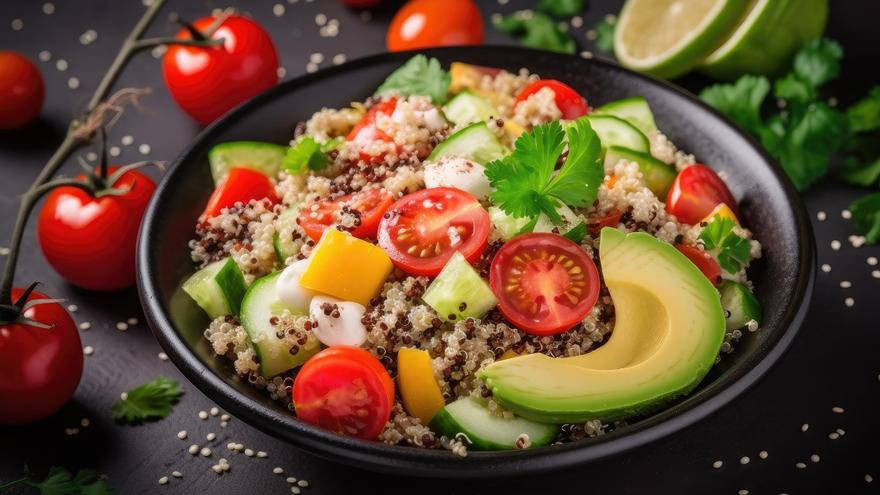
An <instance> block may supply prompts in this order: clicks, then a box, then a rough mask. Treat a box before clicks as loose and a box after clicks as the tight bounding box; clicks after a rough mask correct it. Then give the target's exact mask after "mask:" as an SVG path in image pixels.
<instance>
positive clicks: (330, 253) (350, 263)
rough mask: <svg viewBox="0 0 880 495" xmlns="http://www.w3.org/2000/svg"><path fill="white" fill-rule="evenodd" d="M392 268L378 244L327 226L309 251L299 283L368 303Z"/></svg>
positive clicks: (346, 299)
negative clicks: (313, 247) (310, 252)
mask: <svg viewBox="0 0 880 495" xmlns="http://www.w3.org/2000/svg"><path fill="white" fill-rule="evenodd" d="M392 268H393V266H392V264H391V259H390V258H389V257H388V255H387V254H386V253H385V251H383V250H382V248H380V247H378V246H374V245H373V244H370V243H369V242H367V241H364V240H361V239H358V238H356V237H353V236H351V235H349V234H345V233H342V232H340V231H338V230H336V229H327V230H326V231H324V235H323V236H322V237H321V240H320V241H319V242H318V244H317V245H316V246H315V249H314V250H313V251H312V255H311V257H310V258H309V264H308V265H307V266H306V269H305V271H304V272H303V275H302V278H301V279H300V281H299V283H300V285H302V286H303V287H305V288H306V289H310V290H313V291H315V292H320V293H322V294H327V295H329V296H333V297H336V298H339V299H343V300H345V301H354V302H356V303H360V304H363V305H364V306H367V305H369V304H370V299H372V298H374V297H376V294H378V293H379V290H380V289H381V288H382V284H383V283H384V282H385V279H386V278H388V275H389V274H390V273H391V269H392Z"/></svg>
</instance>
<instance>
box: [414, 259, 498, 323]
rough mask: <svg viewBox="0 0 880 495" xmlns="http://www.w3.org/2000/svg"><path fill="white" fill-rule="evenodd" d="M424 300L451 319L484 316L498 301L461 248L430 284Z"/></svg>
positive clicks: (443, 316) (445, 317) (423, 297)
mask: <svg viewBox="0 0 880 495" xmlns="http://www.w3.org/2000/svg"><path fill="white" fill-rule="evenodd" d="M422 300H424V301H425V303H427V304H428V306H431V307H432V308H434V311H436V312H437V314H439V315H440V317H441V318H443V319H448V320H462V319H465V318H482V317H483V316H486V313H488V312H489V310H490V309H492V308H494V307H495V306H496V305H497V304H498V299H495V294H493V293H492V289H490V288H489V284H487V283H486V281H485V280H483V279H482V278H480V274H479V273H477V271H476V270H474V267H472V266H471V264H470V263H468V262H467V260H466V259H465V258H464V256H463V255H462V254H461V253H460V252H458V251H456V252H455V254H453V255H452V257H451V258H449V261H447V262H446V266H444V267H443V270H441V271H440V274H439V275H437V278H435V279H434V281H433V282H431V285H429V286H428V289H427V290H426V291H425V294H424V295H423V296H422ZM462 308H464V309H462ZM450 315H454V318H449V316H450Z"/></svg>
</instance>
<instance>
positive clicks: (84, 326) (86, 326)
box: [79, 321, 92, 330]
mask: <svg viewBox="0 0 880 495" xmlns="http://www.w3.org/2000/svg"><path fill="white" fill-rule="evenodd" d="M90 328H92V324H91V323H89V322H87V321H84V322H82V323H80V324H79V329H80V330H88V329H90Z"/></svg>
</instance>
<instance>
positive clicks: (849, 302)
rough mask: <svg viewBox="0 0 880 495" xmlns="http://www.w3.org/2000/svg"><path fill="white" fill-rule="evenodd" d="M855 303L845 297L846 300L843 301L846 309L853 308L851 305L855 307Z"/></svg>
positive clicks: (853, 300)
mask: <svg viewBox="0 0 880 495" xmlns="http://www.w3.org/2000/svg"><path fill="white" fill-rule="evenodd" d="M855 303H856V300H855V299H853V298H851V297H847V298H846V299H844V300H843V304H845V305H846V307H847V308H851V307H853V305H855Z"/></svg>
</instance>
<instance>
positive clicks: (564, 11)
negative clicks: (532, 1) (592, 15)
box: [535, 0, 584, 18]
mask: <svg viewBox="0 0 880 495" xmlns="http://www.w3.org/2000/svg"><path fill="white" fill-rule="evenodd" d="M535 8H536V9H538V10H540V11H541V12H546V13H548V14H550V15H552V16H553V17H559V18H561V17H572V16H576V15H578V14H580V13H581V12H583V11H584V0H538V5H536V6H535Z"/></svg>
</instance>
